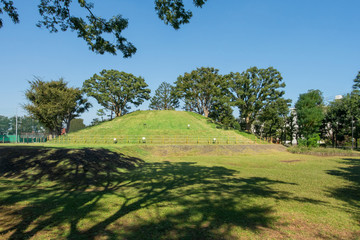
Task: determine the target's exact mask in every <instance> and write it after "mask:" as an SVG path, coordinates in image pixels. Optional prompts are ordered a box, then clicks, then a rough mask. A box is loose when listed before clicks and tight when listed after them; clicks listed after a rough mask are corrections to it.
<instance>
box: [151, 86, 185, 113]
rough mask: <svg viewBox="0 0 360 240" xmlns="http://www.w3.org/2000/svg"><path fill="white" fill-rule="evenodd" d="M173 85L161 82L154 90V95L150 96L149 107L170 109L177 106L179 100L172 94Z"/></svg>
mask: <svg viewBox="0 0 360 240" xmlns="http://www.w3.org/2000/svg"><path fill="white" fill-rule="evenodd" d="M173 91H174V87H173V86H172V85H171V84H169V83H167V82H162V83H161V84H160V86H159V87H158V89H156V90H155V95H154V96H153V97H152V98H151V101H150V105H149V108H150V109H155V110H172V109H175V108H177V107H179V100H178V99H177V97H176V96H174V94H173Z"/></svg>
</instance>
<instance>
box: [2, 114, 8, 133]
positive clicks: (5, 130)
mask: <svg viewBox="0 0 360 240" xmlns="http://www.w3.org/2000/svg"><path fill="white" fill-rule="evenodd" d="M9 129H10V119H9V118H8V117H6V116H2V115H0V135H5V134H7V133H8V131H9Z"/></svg>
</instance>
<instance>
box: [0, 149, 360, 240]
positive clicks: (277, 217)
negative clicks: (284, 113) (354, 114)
mask: <svg viewBox="0 0 360 240" xmlns="http://www.w3.org/2000/svg"><path fill="white" fill-rule="evenodd" d="M47 146H48V147H41V146H32V147H25V146H8V147H0V176H1V177H0V191H1V194H0V239H29V238H30V239H359V236H360V222H359V221H360V158H358V157H346V156H344V157H318V156H310V155H296V154H291V153H287V152H271V153H268V154H250V153H249V154H247V153H246V152H245V153H242V154H237V155H236V154H225V153H224V152H219V154H207V153H206V152H194V154H187V155H181V154H179V153H176V152H167V153H164V152H161V153H159V152H158V150H157V149H155V148H143V147H139V146H135V145H131V146H129V145H128V146H121V147H117V146H112V147H106V146H103V148H91V147H80V146H78V147H77V148H76V149H73V148H69V147H68V148H63V147H60V146H49V145H47ZM209 148H211V146H209ZM173 151H174V150H173Z"/></svg>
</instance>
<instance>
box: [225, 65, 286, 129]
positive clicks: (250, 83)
mask: <svg viewBox="0 0 360 240" xmlns="http://www.w3.org/2000/svg"><path fill="white" fill-rule="evenodd" d="M225 77H226V78H227V79H229V82H230V91H231V93H232V101H233V104H234V105H235V106H236V107H238V109H239V112H240V119H243V120H244V122H245V129H246V130H247V131H251V126H252V124H253V122H254V121H255V119H256V118H257V116H258V114H259V113H260V111H261V110H262V109H264V108H265V107H266V106H268V105H269V104H270V103H271V102H274V101H276V100H277V99H278V98H280V97H282V96H283V95H284V93H285V92H284V91H283V90H279V88H284V87H285V83H281V82H282V80H283V78H282V77H281V74H280V72H279V71H277V70H276V69H274V68H272V67H269V68H266V69H258V68H257V67H252V68H249V69H247V70H246V71H245V72H242V73H238V72H237V73H230V74H229V75H227V76H225Z"/></svg>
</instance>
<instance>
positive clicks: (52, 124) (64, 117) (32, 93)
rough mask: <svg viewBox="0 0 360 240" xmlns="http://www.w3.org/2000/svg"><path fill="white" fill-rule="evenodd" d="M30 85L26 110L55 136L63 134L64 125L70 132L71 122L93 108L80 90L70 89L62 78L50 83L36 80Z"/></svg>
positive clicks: (26, 94)
mask: <svg viewBox="0 0 360 240" xmlns="http://www.w3.org/2000/svg"><path fill="white" fill-rule="evenodd" d="M29 84H30V89H29V90H27V91H26V93H25V96H26V98H27V99H28V100H29V102H30V103H29V104H26V105H25V106H24V108H25V109H26V110H27V111H28V112H29V113H30V114H31V116H32V117H34V118H35V119H37V120H38V121H39V122H40V123H41V124H42V125H44V127H46V128H47V129H48V130H49V131H50V133H52V134H54V135H59V134H60V133H61V129H62V127H63V124H66V126H67V130H68V129H69V127H70V121H71V120H72V119H74V118H75V117H77V116H79V114H80V113H82V112H84V111H86V110H87V109H88V108H89V107H90V106H91V104H90V103H88V102H87V100H86V99H84V98H83V97H82V91H81V90H80V89H78V88H70V87H68V86H67V83H66V82H64V80H63V79H62V78H60V79H59V80H58V81H54V80H53V81H50V82H44V81H42V80H41V79H39V78H35V80H33V81H29Z"/></svg>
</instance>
